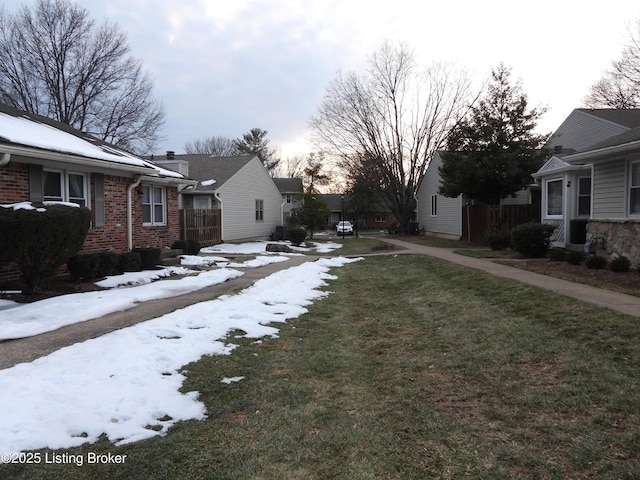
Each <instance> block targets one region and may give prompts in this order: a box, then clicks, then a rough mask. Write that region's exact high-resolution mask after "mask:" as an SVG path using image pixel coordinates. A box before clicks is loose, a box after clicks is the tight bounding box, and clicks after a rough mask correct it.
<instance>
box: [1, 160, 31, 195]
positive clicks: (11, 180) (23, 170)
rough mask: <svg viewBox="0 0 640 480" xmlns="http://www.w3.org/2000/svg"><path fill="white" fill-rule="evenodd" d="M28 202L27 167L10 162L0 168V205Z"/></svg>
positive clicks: (24, 164) (23, 164)
mask: <svg viewBox="0 0 640 480" xmlns="http://www.w3.org/2000/svg"><path fill="white" fill-rule="evenodd" d="M25 200H29V166H28V165H27V164H26V163H13V162H10V163H9V164H8V165H6V166H4V167H0V203H16V202H23V201H25Z"/></svg>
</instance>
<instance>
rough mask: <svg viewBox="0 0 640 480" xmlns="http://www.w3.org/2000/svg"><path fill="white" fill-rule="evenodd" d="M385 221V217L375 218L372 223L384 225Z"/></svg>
mask: <svg viewBox="0 0 640 480" xmlns="http://www.w3.org/2000/svg"><path fill="white" fill-rule="evenodd" d="M386 221H387V219H386V217H376V218H375V220H374V222H376V223H384V222H386Z"/></svg>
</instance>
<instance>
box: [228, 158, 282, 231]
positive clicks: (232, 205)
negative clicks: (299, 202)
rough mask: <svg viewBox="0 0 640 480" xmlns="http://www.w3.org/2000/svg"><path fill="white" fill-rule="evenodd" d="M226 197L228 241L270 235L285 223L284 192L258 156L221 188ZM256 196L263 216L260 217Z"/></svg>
mask: <svg viewBox="0 0 640 480" xmlns="http://www.w3.org/2000/svg"><path fill="white" fill-rule="evenodd" d="M218 194H219V196H220V198H221V199H222V230H223V235H224V238H223V240H224V241H227V242H228V241H233V240H240V239H250V238H266V237H268V236H269V235H270V234H271V232H272V231H273V230H274V229H275V227H276V226H277V225H280V224H281V223H282V213H281V209H282V194H281V193H280V191H279V190H278V188H277V187H276V185H275V183H274V182H273V180H272V179H271V177H270V176H269V174H268V172H267V171H266V169H265V168H264V166H263V165H262V163H261V162H260V160H259V159H258V158H257V157H256V158H254V159H253V160H251V161H250V162H248V163H247V164H246V165H244V166H243V167H242V168H241V169H240V170H238V172H237V173H236V174H235V175H233V176H232V177H231V178H230V179H229V180H227V181H226V182H224V184H223V185H221V186H220V188H219V189H218ZM256 199H261V200H262V201H263V211H262V215H263V219H262V221H256Z"/></svg>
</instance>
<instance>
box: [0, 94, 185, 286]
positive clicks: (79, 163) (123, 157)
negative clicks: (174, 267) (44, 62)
mask: <svg viewBox="0 0 640 480" xmlns="http://www.w3.org/2000/svg"><path fill="white" fill-rule="evenodd" d="M189 183H193V182H191V181H190V180H189V179H186V178H185V177H184V176H183V175H181V174H179V173H177V172H174V171H171V170H167V169H164V168H161V167H159V166H157V165H154V164H153V163H151V162H149V161H146V160H144V159H142V158H139V157H136V156H134V155H132V154H130V153H127V152H125V151H122V150H120V149H118V148H116V147H114V146H113V145H110V144H108V143H106V142H103V141H100V140H97V139H95V138H93V137H91V136H90V135H88V134H85V133H83V132H80V131H78V130H76V129H74V128H71V127H69V126H68V125H65V124H62V123H60V122H56V121H54V120H51V119H48V118H45V117H42V116H39V115H34V114H30V113H26V112H23V111H21V110H17V109H14V108H12V107H9V106H7V105H3V104H0V203H2V204H11V203H17V202H23V201H32V202H43V201H63V202H73V203H77V204H79V205H82V206H85V207H88V208H90V209H91V228H90V230H89V233H88V236H87V239H86V241H85V244H84V247H83V250H82V252H83V253H91V252H100V251H104V250H111V251H113V252H116V253H122V252H124V251H127V250H130V249H131V248H133V247H137V246H140V247H164V246H171V244H172V243H173V241H175V240H177V239H178V238H179V225H178V223H179V221H178V217H177V215H178V186H179V185H180V184H189ZM9 278H15V267H12V266H10V265H6V264H5V265H0V280H6V279H9Z"/></svg>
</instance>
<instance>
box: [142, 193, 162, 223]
mask: <svg viewBox="0 0 640 480" xmlns="http://www.w3.org/2000/svg"><path fill="white" fill-rule="evenodd" d="M165 211H166V195H165V189H164V187H157V186H153V185H143V186H142V224H143V225H166V220H165Z"/></svg>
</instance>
